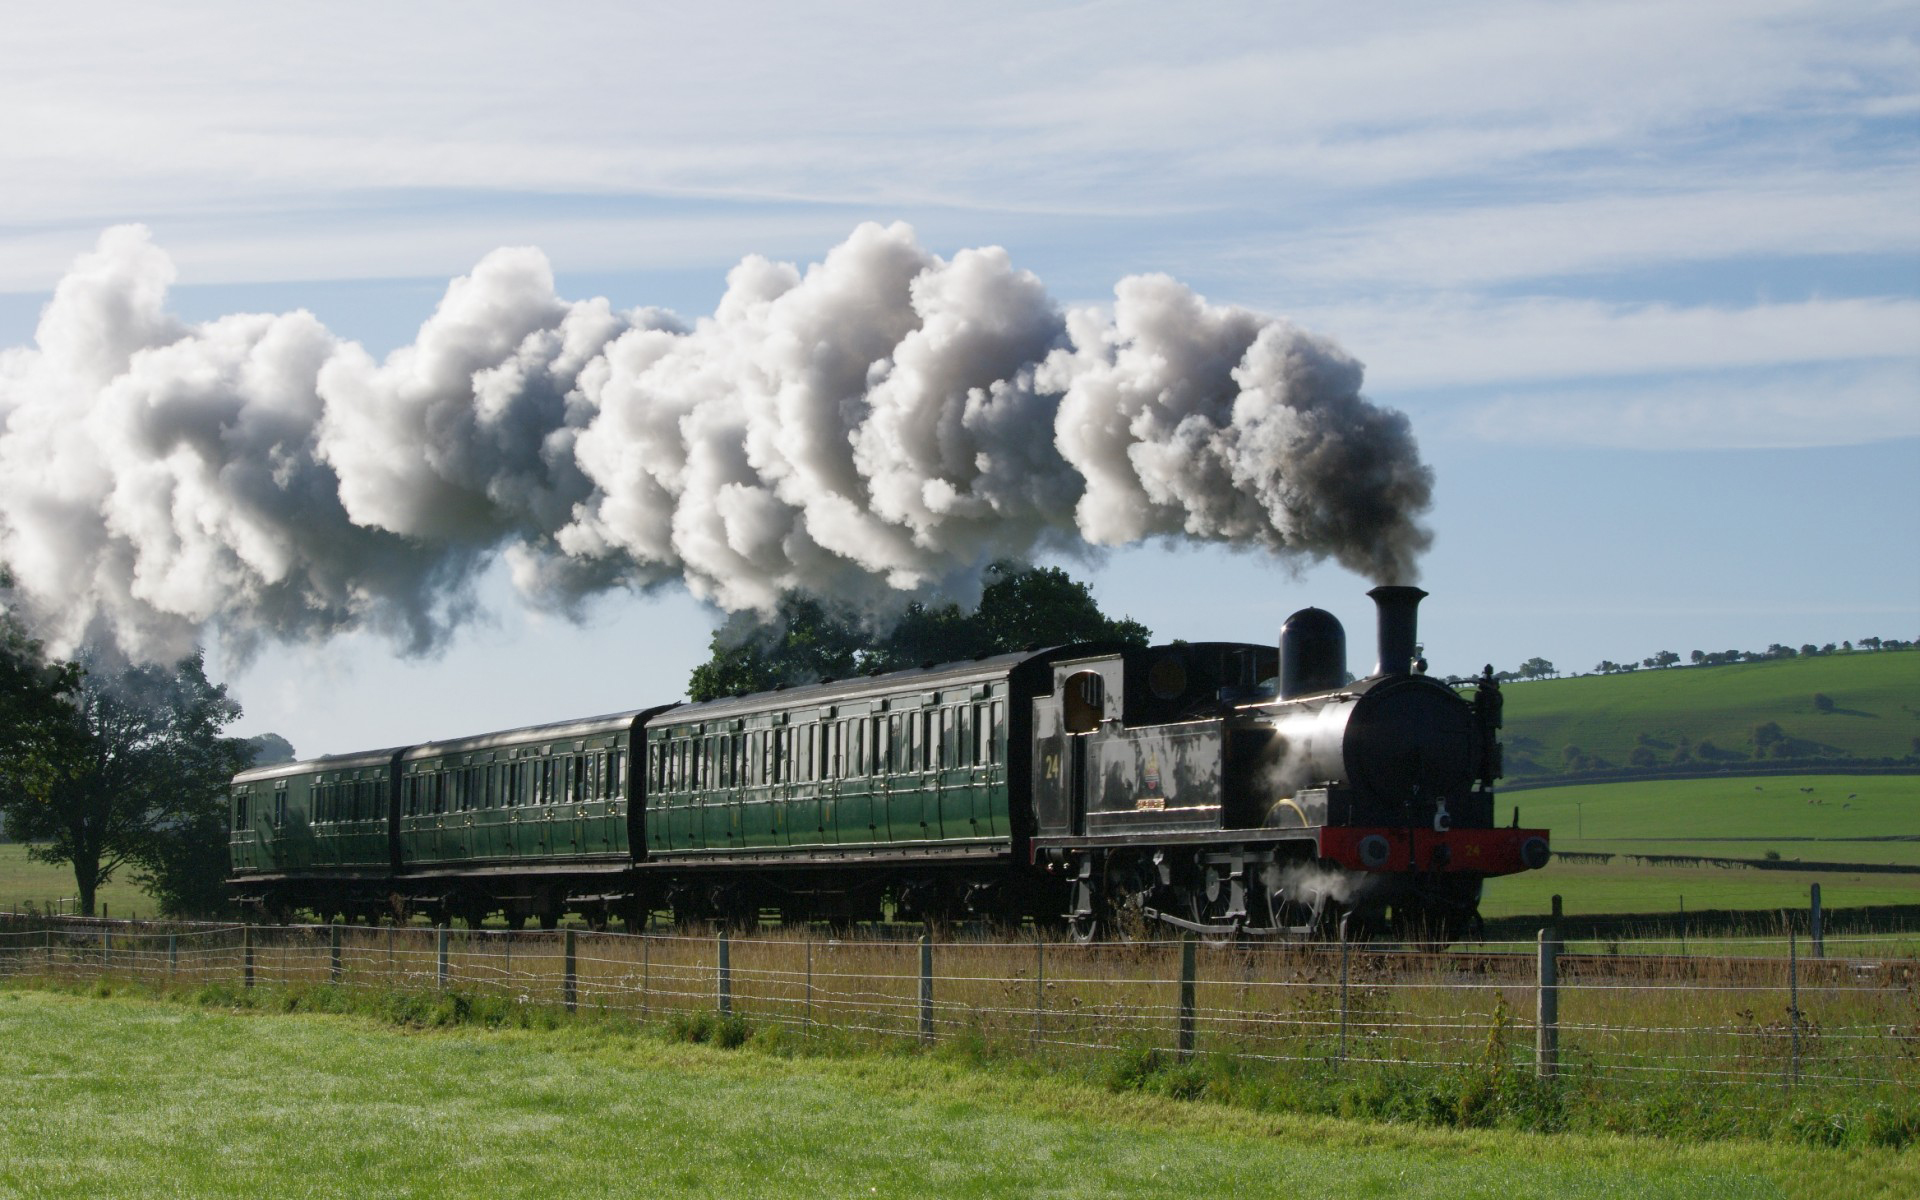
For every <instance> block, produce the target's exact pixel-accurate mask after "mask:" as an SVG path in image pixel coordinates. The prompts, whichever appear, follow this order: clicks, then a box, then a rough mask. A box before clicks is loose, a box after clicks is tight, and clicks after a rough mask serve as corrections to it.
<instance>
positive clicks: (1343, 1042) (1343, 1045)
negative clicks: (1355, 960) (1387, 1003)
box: [1340, 935, 1353, 1062]
mask: <svg viewBox="0 0 1920 1200" xmlns="http://www.w3.org/2000/svg"><path fill="white" fill-rule="evenodd" d="M1352 956H1353V943H1352V942H1349V941H1348V940H1347V939H1346V937H1345V936H1344V935H1343V936H1342V937H1341V938H1340V1061H1341V1062H1345V1061H1347V1012H1348V1007H1349V1006H1348V1001H1347V996H1348V980H1349V979H1350V977H1351V976H1350V974H1349V971H1348V963H1349V960H1350V959H1351V958H1352Z"/></svg>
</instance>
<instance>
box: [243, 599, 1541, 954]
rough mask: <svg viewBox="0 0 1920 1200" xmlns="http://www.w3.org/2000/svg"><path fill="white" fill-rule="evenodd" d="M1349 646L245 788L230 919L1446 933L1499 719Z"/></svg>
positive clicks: (1484, 687) (1465, 892)
mask: <svg viewBox="0 0 1920 1200" xmlns="http://www.w3.org/2000/svg"><path fill="white" fill-rule="evenodd" d="M1370 595H1371V596H1372V597H1373V599H1374V601H1375V603H1376V605H1377V606H1378V609H1379V623H1380V662H1379V665H1378V667H1376V669H1375V670H1374V672H1373V673H1372V674H1370V675H1368V676H1367V677H1365V678H1363V679H1358V680H1351V679H1349V678H1348V675H1347V669H1346V650H1345V635H1344V633H1343V632H1342V630H1341V628H1340V624H1339V622H1338V621H1337V620H1336V619H1335V618H1334V617H1333V616H1332V615H1331V614H1328V613H1325V612H1322V611H1320V610H1318V609H1305V610H1302V611H1301V612H1298V613H1295V614H1294V615H1293V616H1292V617H1290V618H1289V619H1288V620H1287V622H1286V624H1285V626H1284V627H1283V629H1282V632H1281V638H1280V645H1279V646H1278V648H1277V649H1276V648H1275V647H1273V646H1263V645H1257V644H1249V643H1238V642H1233V643H1228V642H1201V643H1173V644H1170V645H1163V646H1154V647H1148V648H1144V649H1142V648H1131V647H1114V646H1097V645H1082V646H1064V647H1055V648H1052V649H1047V650H1035V651H1030V652H1027V653H1022V654H1009V655H1000V656H996V657H991V658H986V659H980V660H975V661H971V662H961V663H948V664H944V665H939V666H934V665H929V666H927V667H924V668H920V669H916V670H910V671H901V672H895V673H892V674H888V675H880V676H871V677H860V678H855V679H846V680H834V681H823V682H821V683H817V684H811V685H807V686H802V687H791V688H781V689H776V690H774V691H769V692H762V693H756V694H753V695H745V696H734V697H728V698H724V699H720V700H713V701H708V702H704V703H699V704H678V705H666V706H659V707H651V708H643V709H636V710H634V711H631V712H627V713H622V714H618V715H615V716H610V717H602V718H591V719H586V720H578V721H568V722H562V723H557V724H551V725H542V726H536V727H531V728H527V729H520V730H508V731H504V732H500V733H493V734H486V735H481V736H477V737H467V738H458V739H450V740H444V741H439V742H435V743H430V744H427V745H422V746H402V747H394V748H390V749H386V750H382V751H379V752H377V753H369V754H352V755H337V756H332V757H329V758H322V759H314V760H310V761H307V762H301V763H291V764H282V765H279V766H274V767H266V768H259V769H256V770H252V771H248V772H244V773H242V774H241V775H239V776H238V777H236V778H235V780H234V789H233V808H232V815H233V833H232V848H233V873H232V876H231V884H232V887H233V890H234V894H235V896H236V897H237V898H238V899H240V900H242V901H243V902H247V903H252V904H255V905H258V906H261V907H263V908H264V909H266V910H268V911H271V912H281V913H284V912H288V911H291V910H293V909H296V908H307V909H311V910H313V911H315V912H317V913H320V914H323V915H340V916H344V917H347V918H349V919H364V920H371V919H377V918H379V917H381V916H383V915H386V914H404V913H424V914H426V915H428V916H430V917H432V918H434V919H436V920H445V919H448V918H460V919H464V920H466V921H467V922H468V923H470V924H478V923H479V922H481V921H483V920H486V919H488V918H489V917H491V916H494V915H496V914H498V915H500V916H502V917H504V918H505V919H506V921H507V922H508V923H509V924H510V925H514V926H518V925H520V924H521V923H523V922H525V921H527V920H529V919H534V920H538V921H539V922H540V923H541V924H543V925H547V926H551V925H553V924H555V923H557V922H558V921H559V920H560V919H561V917H562V916H564V915H566V914H567V913H570V912H571V913H577V914H579V915H581V916H583V917H585V918H586V919H587V920H588V921H590V922H593V923H596V924H598V923H601V922H604V921H606V920H608V919H610V918H615V917H618V918H623V919H625V920H627V921H628V922H629V923H639V922H642V921H645V920H649V919H651V917H652V916H653V915H654V914H656V913H660V912H662V911H665V912H667V913H670V914H671V917H672V919H674V920H675V921H677V922H681V923H693V922H706V921H717V922H722V923H727V924H733V925H750V924H754V923H758V922H760V921H762V920H766V919H769V918H772V919H778V920H783V921H785V922H788V923H800V922H809V921H816V920H822V921H828V922H831V923H834V924H847V923H852V922H859V921H873V920H880V919H883V918H886V917H891V918H894V919H906V920H930V921H959V920H968V919H979V920H986V921H990V922H993V923H996V924H1003V925H1004V924H1016V923H1020V922H1024V921H1029V920H1030V921H1032V922H1034V923H1036V924H1039V925H1042V926H1059V925H1064V926H1065V927H1066V928H1067V929H1068V930H1070V931H1071V932H1072V933H1073V935H1074V936H1076V937H1080V938H1087V939H1091V938H1096V937H1104V936H1114V935H1119V936H1130V935H1139V936H1153V935H1154V933H1155V932H1156V931H1160V932H1166V931H1169V930H1172V929H1182V930H1190V931H1196V932H1200V933H1203V934H1207V935H1212V936H1235V935H1247V936H1325V935H1331V934H1336V933H1342V934H1345V935H1347V936H1356V937H1357V936H1364V935H1367V934H1372V933H1377V932H1383V931H1391V932H1395V933H1397V934H1400V935H1406V936H1413V935H1424V936H1431V937H1437V938H1450V937H1453V936H1455V935H1457V934H1458V933H1459V932H1460V931H1461V930H1462V929H1464V928H1465V927H1466V926H1467V924H1468V923H1470V922H1471V921H1472V920H1473V919H1474V917H1475V914H1476V912H1477V906H1478V902H1479V896H1480V888H1481V884H1482V882H1483V881H1484V880H1485V879H1487V878H1488V877H1490V876H1495V875H1502V874H1509V873H1512V872H1517V871H1521V870H1525V869H1528V868H1536V867H1540V866H1544V865H1545V863H1546V861H1547V857H1548V846H1547V835H1546V832H1545V831H1544V830H1537V829H1521V828H1518V817H1517V813H1516V816H1515V820H1514V824H1513V826H1511V827H1508V828H1495V827H1494V825H1495V823H1494V813H1493V795H1492V790H1491V789H1492V783H1493V781H1494V779H1495V778H1497V777H1498V775H1499V773H1500V762H1499V744H1498V742H1497V740H1496V731H1497V730H1498V728H1499V725H1500V696H1499V689H1498V686H1497V685H1496V684H1495V682H1494V681H1493V679H1492V677H1491V674H1490V673H1489V674H1488V675H1487V676H1485V677H1483V678H1482V679H1481V680H1480V681H1479V685H1478V690H1477V691H1476V693H1475V694H1474V696H1473V697H1472V699H1471V700H1468V699H1464V698H1462V697H1461V696H1460V695H1458V694H1457V693H1456V692H1455V691H1454V690H1453V689H1452V688H1451V687H1449V686H1447V685H1445V684H1443V683H1441V682H1439V681H1437V680H1433V679H1430V678H1427V677H1426V675H1425V674H1424V672H1423V664H1421V663H1420V662H1419V661H1418V660H1417V659H1416V657H1415V654H1416V629H1415V612H1416V608H1417V605H1418V603H1419V601H1420V599H1421V598H1422V597H1423V596H1424V595H1425V593H1424V592H1421V591H1420V590H1419V589H1417V588H1411V587H1380V588H1375V589H1374V590H1373V591H1372V592H1371V593H1370Z"/></svg>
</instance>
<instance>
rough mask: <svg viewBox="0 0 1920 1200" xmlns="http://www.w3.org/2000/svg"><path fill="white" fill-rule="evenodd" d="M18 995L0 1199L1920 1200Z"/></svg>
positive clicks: (693, 1051)
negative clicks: (1175, 1196) (1134, 1199)
mask: <svg viewBox="0 0 1920 1200" xmlns="http://www.w3.org/2000/svg"><path fill="white" fill-rule="evenodd" d="M197 999H198V1000H199V1001H200V1003H199V1004H197V1005H196V1004H190V1003H189V1004H180V1003H173V1004H168V1003H154V1002H150V1001H146V1000H141V999H130V998H116V999H111V1000H102V999H97V998H93V997H89V996H79V995H72V994H52V993H48V992H42V991H32V990H21V989H10V990H6V991H3V992H0V1073H4V1074H5V1076H6V1077H7V1078H8V1079H9V1080H10V1088H9V1091H10V1095H9V1101H10V1103H9V1111H10V1116H9V1119H8V1120H7V1121H6V1122H4V1123H0V1192H5V1193H7V1194H17V1195H33V1196H69V1195H70V1196H87V1197H89V1198H93V1197H115V1196H135V1195H141V1196H144V1195H154V1194H174V1195H196V1196H247V1197H251V1196H257V1195H262V1194H265V1195H291V1194H300V1195H310V1196H316V1195H317V1196H329V1195H338V1196H361V1195H406V1196H416V1197H427V1196H469V1195H478V1194H485V1195H489V1196H552V1195H562V1194H565V1195H580V1194H585V1195H636V1196H637V1195H645V1196H677V1195H687V1196H716V1195H726V1196H816V1195H861V1196H909V1195H911V1196H923V1195H939V1196H954V1197H963V1196H1011V1195H1019V1196H1035V1195H1044V1196H1063V1197H1064V1196H1102V1197H1105V1196H1143V1197H1146V1196H1152V1197H1159V1196H1164V1195H1166V1194H1167V1193H1168V1192H1169V1191H1179V1192H1183V1193H1185V1192H1195V1193H1199V1194H1227V1193H1238V1192H1245V1191H1247V1189H1248V1188H1249V1187H1252V1188H1253V1189H1254V1193H1255V1194H1272V1195H1287V1196H1299V1197H1303V1198H1304V1197H1321V1196H1326V1197H1333V1196H1340V1197H1347V1196H1375V1195H1377V1196H1389V1195H1390V1196H1394V1197H1396V1198H1403V1197H1406V1198H1411V1197H1422V1196H1430V1197H1436V1198H1438V1197H1446V1198H1448V1200H1456V1198H1465V1197H1499V1198H1502V1200H1509V1198H1514V1197H1532V1196H1569V1197H1577V1196H1596V1197H1597V1196H1620V1195H1632V1196H1637V1197H1638V1196H1645V1197H1676V1198H1682V1197H1684V1198H1692V1197H1728V1196H1773V1195H1786V1196H1860V1197H1877V1196H1888V1197H1892V1196H1908V1195H1913V1194H1915V1193H1916V1192H1917V1191H1920V1158H1916V1156H1915V1155H1914V1154H1912V1153H1911V1152H1901V1151H1894V1150H1888V1149H1878V1148H1873V1147H1870V1146H1861V1147H1856V1148H1849V1149H1832V1148H1824V1147H1817V1146H1810V1145H1806V1144H1803V1143H1800V1142H1795V1141H1787V1140H1771V1141H1729V1142H1718V1143H1708V1144H1700V1145H1695V1144H1689V1143H1687V1142H1685V1141H1680V1140H1660V1139H1645V1138H1623V1137H1616V1136H1604V1135H1603V1136H1582V1135H1567V1134H1560V1135H1551V1136H1543V1135H1538V1134H1529V1133H1520V1132H1508V1131H1498V1130H1457V1129H1435V1128H1425V1127H1418V1126H1413V1125H1404V1124H1401V1125H1392V1124H1381V1123H1378V1122H1373V1121H1350V1120H1341V1119H1335V1118H1330V1117H1309V1116H1292V1115H1285V1114H1275V1113H1261V1112H1254V1111H1248V1110H1246V1109H1244V1108H1234V1107H1228V1106H1222V1105H1217V1104H1212V1103H1207V1102H1204V1101H1199V1102H1195V1101H1179V1100H1174V1099H1171V1098H1168V1097H1166V1096H1163V1095H1158V1094H1155V1093H1154V1092H1153V1091H1152V1090H1151V1089H1148V1090H1141V1089H1137V1088H1129V1087H1126V1086H1124V1083H1123V1081H1120V1080H1116V1079H1114V1078H1111V1077H1109V1078H1106V1079H1104V1080H1103V1079H1097V1078H1092V1077H1076V1076H1072V1075H1063V1074H1059V1073H1055V1072H1045V1071H1039V1070H1032V1069H1027V1068H1025V1067H1024V1066H1023V1065H1022V1064H1020V1063H1018V1062H1012V1063H1009V1062H1006V1061H997V1062H995V1063H993V1064H991V1066H990V1067H989V1068H986V1069H983V1068H982V1067H981V1066H980V1065H979V1064H977V1063H974V1062H972V1061H970V1060H969V1059H967V1058H966V1057H965V1056H964V1054H942V1053H938V1052H936V1053H934V1054H919V1053H903V1054H886V1055H867V1056H862V1057H854V1058H817V1057H812V1056H810V1055H807V1054H805V1053H803V1052H801V1051H800V1050H799V1049H798V1048H797V1047H796V1046H795V1045H794V1044H793V1043H792V1042H791V1041H790V1040H782V1039H780V1038H778V1037H771V1038H769V1037H763V1036H761V1033H772V1032H774V1031H771V1030H768V1031H761V1033H756V1034H755V1035H754V1037H752V1038H751V1039H750V1040H749V1041H748V1042H747V1043H746V1045H744V1046H743V1047H740V1048H738V1049H735V1050H732V1051H727V1050H720V1049H716V1048H714V1047H712V1046H703V1045H689V1044H684V1043H683V1042H676V1041H673V1040H669V1039H668V1038H665V1037H656V1036H649V1035H647V1034H646V1033H643V1032H639V1031H636V1030H635V1029H633V1028H632V1027H631V1026H625V1025H613V1024H608V1023H593V1022H587V1023H579V1024H572V1025H565V1026H563V1027H560V1028H555V1029H534V1030H483V1029H478V1028H474V1027H471V1026H468V1027H463V1028H456V1029H451V1030H440V1031H436V1032H431V1033H426V1034H424V1035H422V1034H419V1033H415V1034H413V1035H408V1034H404V1033H402V1032H400V1031H397V1030H393V1029H391V1028H385V1027H382V1026H380V1025H377V1024H374V1023H372V1022H370V1021H368V1020H365V1019H360V1018H352V1017H337V1016H336V1017H328V1016H315V1015H308V1014H302V1015H296V1016H288V1015H274V1016H248V1015H240V1014H236V1013H235V1012H232V1011H226V1010H225V1005H226V999H223V998H222V997H220V996H218V995H217V994H211V993H209V994H202V995H201V996H199V997H198V998H197Z"/></svg>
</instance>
